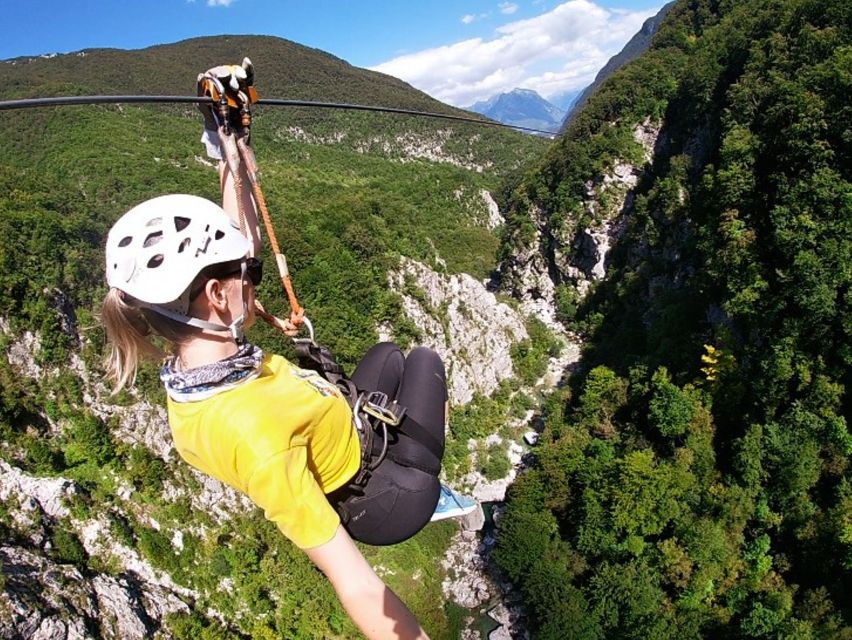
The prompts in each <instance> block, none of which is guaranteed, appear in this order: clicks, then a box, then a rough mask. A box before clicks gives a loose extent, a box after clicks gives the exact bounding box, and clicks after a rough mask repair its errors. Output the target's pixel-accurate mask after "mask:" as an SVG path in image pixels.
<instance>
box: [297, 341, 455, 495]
mask: <svg viewBox="0 0 852 640" xmlns="http://www.w3.org/2000/svg"><path fill="white" fill-rule="evenodd" d="M293 342H294V345H295V348H296V355H297V357H298V359H299V365H300V366H301V367H302V368H304V369H310V370H312V371H316V372H317V373H319V374H320V375H321V376H323V377H324V378H325V379H326V380H328V381H329V382H331V383H332V384H334V385H337V387H338V388H340V389H341V391H342V392H343V394H344V395H345V397H346V400H347V402H348V403H349V406H350V407H351V408H352V415H353V421H354V423H355V428H356V430H357V432H358V438H359V440H360V445H361V468H360V470H359V471H358V473H357V474H356V476H355V477H354V478H353V479H352V480H351V481H350V483H349V487H350V488H351V489H353V490H356V491H357V490H361V489H363V487H364V486H366V484H367V482H368V480H369V479H370V476H371V475H372V474H373V471H375V469H376V468H377V467H378V466H379V465H380V464H381V463H382V461H384V460H385V458H387V459H389V460H393V461H394V462H395V463H397V464H399V465H402V466H404V467H410V468H414V469H419V470H421V471H423V472H425V473H428V474H430V475H435V476H437V475H438V474H439V473H440V472H441V445H440V443H439V442H438V441H437V440H436V439H435V438H434V437H433V436H432V435H431V434H430V433H429V431H427V430H426V429H425V428H423V426H422V425H420V424H419V423H417V422H416V421H415V420H414V419H413V418H412V417H411V416H410V415H406V412H405V407H403V406H402V405H400V404H399V403H397V402H396V401H395V400H391V399H390V398H388V396H387V395H386V394H384V393H382V392H381V391H359V390H358V389H357V388H356V387H355V384H354V383H353V382H352V381H351V380H349V379H348V378H347V377H346V375H345V373H344V371H343V367H341V366H340V365H339V364H338V363H337V361H336V360H335V359H334V356H333V355H332V354H331V352H330V351H329V350H328V349H327V348H326V347H324V346H322V345H319V344H317V343H316V342H314V341H313V340H311V339H296V340H294V341H293ZM403 418H405V420H404V421H403ZM391 441H393V442H392V444H393V447H392V448H390V447H389V445H390V444H391ZM424 447H425V448H426V450H427V451H428V452H429V453H430V454H431V455H430V456H424V455H423V448H424ZM424 457H425V458H426V459H425V460H424ZM430 458H432V460H430Z"/></svg>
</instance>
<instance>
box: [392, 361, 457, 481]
mask: <svg viewBox="0 0 852 640" xmlns="http://www.w3.org/2000/svg"><path fill="white" fill-rule="evenodd" d="M396 399H397V402H399V404H401V405H402V406H404V407H405V409H406V412H405V415H406V418H410V420H412V421H413V422H415V423H416V424H411V422H410V421H409V420H407V419H406V418H403V421H402V424H400V426H399V431H401V432H402V434H403V435H404V436H408V437H409V438H411V439H412V440H414V441H415V442H416V443H418V444H420V445H422V446H423V447H424V448H425V450H426V453H428V454H430V455H428V456H427V457H428V459H429V460H430V462H431V461H432V460H434V462H437V464H438V465H440V462H441V458H443V456H444V426H445V424H444V421H445V419H446V410H445V405H446V402H447V378H446V373H445V371H444V363H443V362H442V361H441V357H440V356H439V355H438V354H437V353H435V352H434V351H432V350H431V349H427V348H425V347H417V348H415V349H413V350H412V351H411V353H409V354H408V357H407V358H406V359H405V371H404V373H403V376H402V385H401V387H400V390H399V393H398V394H397V397H396ZM402 441H403V438H401V439H400V442H402ZM393 446H394V445H393V444H392V445H391V447H393ZM424 455H426V454H424Z"/></svg>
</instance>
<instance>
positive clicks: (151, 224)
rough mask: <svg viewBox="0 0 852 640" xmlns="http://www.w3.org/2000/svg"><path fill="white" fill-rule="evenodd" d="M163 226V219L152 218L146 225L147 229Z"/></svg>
mask: <svg viewBox="0 0 852 640" xmlns="http://www.w3.org/2000/svg"><path fill="white" fill-rule="evenodd" d="M161 224H163V219H162V218H151V219H150V220H148V222H146V223H145V226H146V227H159V226H160V225H161Z"/></svg>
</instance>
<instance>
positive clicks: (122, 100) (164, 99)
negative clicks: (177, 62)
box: [0, 96, 556, 138]
mask: <svg viewBox="0 0 852 640" xmlns="http://www.w3.org/2000/svg"><path fill="white" fill-rule="evenodd" d="M205 101H210V98H209V97H207V96H57V97H53V98H24V99H21V100H2V101H0V111H8V110H13V109H32V108H36V107H60V106H73V105H90V104H193V103H199V102H205ZM255 104H257V105H261V106H269V107H307V108H312V109H343V110H349V111H376V112H380V113H396V114H399V115H405V116H418V117H424V118H441V119H444V120H456V121H459V122H471V123H473V124H479V125H486V126H491V127H503V128H505V129H514V130H516V131H526V132H529V133H539V134H543V135H546V136H548V137H551V138H552V137H553V136H554V135H556V134H555V133H554V132H553V131H544V130H543V129H533V128H532V127H519V126H515V125H511V124H504V123H502V122H495V121H493V120H480V119H479V118H470V117H467V116H456V115H452V114H449V113H436V112H433V111H416V110H413V109H398V108H396V107H378V106H373V105H367V104H350V103H346V102H314V101H311V100H280V99H275V98H266V99H260V100H258V101H257V102H255Z"/></svg>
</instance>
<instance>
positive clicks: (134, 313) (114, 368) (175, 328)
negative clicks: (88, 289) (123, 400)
mask: <svg viewBox="0 0 852 640" xmlns="http://www.w3.org/2000/svg"><path fill="white" fill-rule="evenodd" d="M132 301H133V299H132V298H130V297H129V296H127V294H125V293H122V292H121V291H120V290H118V289H116V288H115V287H112V288H110V290H109V292H108V293H107V295H106V297H105V298H104V302H103V305H102V307H101V322H103V325H104V329H105V331H106V337H107V341H108V342H109V354H108V355H107V357H106V360H105V365H106V370H107V376H109V378H110V380H112V382H113V385H114V387H113V391H112V393H113V395H115V394H116V393H118V392H119V391H121V390H122V389H123V388H124V387H127V386H132V385H133V383H134V382H135V381H136V372H137V371H138V369H139V362H140V361H142V360H154V361H157V360H162V359H163V358H164V357H165V356H166V352H165V351H164V350H163V349H161V348H160V347H158V346H157V345H156V344H154V342H153V341H152V338H153V337H154V336H157V335H159V336H162V337H164V338H166V340H168V341H170V342H172V343H180V342H181V341H182V340H183V339H185V338H186V337H188V336H189V335H190V334H191V333H192V332H193V330H192V328H191V327H187V326H185V325H182V324H180V323H178V322H175V321H173V320H169V319H168V318H164V317H162V316H160V315H158V314H156V313H154V312H153V311H150V310H148V309H144V308H140V307H137V306H134V305H133V304H132Z"/></svg>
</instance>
